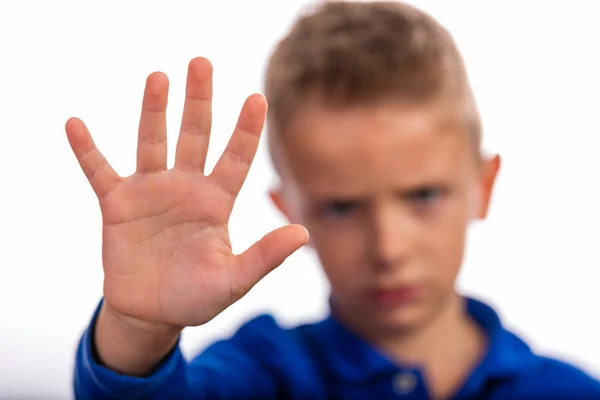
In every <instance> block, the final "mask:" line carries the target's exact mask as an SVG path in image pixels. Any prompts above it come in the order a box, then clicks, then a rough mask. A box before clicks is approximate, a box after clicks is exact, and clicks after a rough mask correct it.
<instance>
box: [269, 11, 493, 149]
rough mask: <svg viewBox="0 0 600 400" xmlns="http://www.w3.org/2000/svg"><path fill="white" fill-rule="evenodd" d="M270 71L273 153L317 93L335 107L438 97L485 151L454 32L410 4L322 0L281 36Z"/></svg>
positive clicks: (429, 100)
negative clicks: (303, 108)
mask: <svg viewBox="0 0 600 400" xmlns="http://www.w3.org/2000/svg"><path fill="white" fill-rule="evenodd" d="M264 78H265V81H264V85H265V87H264V89H265V90H264V92H265V96H266V98H267V100H268V102H269V111H268V114H267V130H268V136H269V137H268V140H269V147H270V153H271V157H273V154H274V148H273V146H274V145H273V143H274V139H276V137H277V136H279V135H280V134H281V133H282V132H285V130H286V129H287V128H288V124H289V123H290V121H293V118H294V112H295V111H296V110H298V109H301V107H302V106H303V105H305V104H306V103H307V102H309V101H311V100H314V99H317V100H319V101H320V102H321V103H322V104H323V105H326V106H331V107H347V106H355V105H376V104H379V103H381V102H386V101H400V102H408V103H410V104H428V103H434V102H438V103H439V104H441V105H445V106H450V107H452V108H451V110H452V112H453V114H454V115H452V117H458V118H462V121H461V123H464V124H465V125H464V126H465V128H466V129H467V130H468V131H469V134H470V135H471V136H472V140H473V141H472V144H473V145H474V146H475V148H476V150H477V152H479V151H480V145H481V122H480V117H479V113H478V111H477V108H476V105H475V100H474V96H473V94H472V90H471V87H470V84H469V80H468V77H467V72H466V68H465V66H464V62H463V59H462V56H461V54H460V53H459V51H458V49H457V46H456V44H455V42H454V39H453V38H452V36H451V34H450V33H449V32H448V31H447V30H446V29H445V28H444V27H442V26H441V25H440V23H438V22H437V21H436V20H435V19H434V18H433V17H431V16H430V15H428V14H426V13H424V12H423V11H420V10H418V9H417V8H415V7H413V6H410V5H408V4H405V3H401V2H395V1H381V2H361V1H326V2H323V3H321V4H317V5H316V6H314V7H312V9H311V10H310V11H309V12H308V13H305V14H304V15H301V16H300V17H299V18H298V19H297V20H296V22H295V23H294V24H293V26H292V27H291V29H290V31H289V32H288V33H287V35H285V36H284V37H283V38H282V39H281V40H280V41H279V42H278V43H277V45H276V46H275V48H274V50H273V52H272V54H271V56H270V58H269V60H268V64H267V68H266V72H265V77H264Z"/></svg>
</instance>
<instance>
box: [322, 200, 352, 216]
mask: <svg viewBox="0 0 600 400" xmlns="http://www.w3.org/2000/svg"><path fill="white" fill-rule="evenodd" d="M358 206H359V205H358V203H356V202H352V201H331V202H327V203H325V204H323V206H322V207H321V213H322V215H323V216H325V217H328V218H342V217H346V216H348V215H350V214H352V213H353V212H355V211H356V210H357V209H358Z"/></svg>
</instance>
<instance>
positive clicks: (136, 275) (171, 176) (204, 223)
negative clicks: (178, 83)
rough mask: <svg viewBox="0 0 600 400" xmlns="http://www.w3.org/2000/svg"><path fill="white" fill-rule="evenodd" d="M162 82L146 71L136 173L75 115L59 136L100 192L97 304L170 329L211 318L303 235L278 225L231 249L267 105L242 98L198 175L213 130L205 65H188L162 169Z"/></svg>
mask: <svg viewBox="0 0 600 400" xmlns="http://www.w3.org/2000/svg"><path fill="white" fill-rule="evenodd" d="M168 86H169V84H168V79H167V77H166V76H165V75H164V74H162V73H154V74H151V75H150V76H149V77H148V79H147V81H146V89H145V92H144V99H143V105H142V115H141V118H140V125H139V133H138V148H137V171H136V173H135V174H133V175H132V176H129V177H127V178H122V177H120V176H119V175H118V174H117V173H116V172H115V171H114V170H113V169H112V167H111V166H110V165H109V164H108V163H107V161H106V159H105V158H104V157H103V156H102V154H101V153H100V152H99V151H98V149H97V148H96V146H95V144H94V141H93V139H92V137H91V135H90V133H89V131H88V130H87V128H86V127H85V125H84V124H83V122H81V121H80V120H78V119H75V118H73V119H70V120H69V121H68V122H67V124H66V132H67V137H68V139H69V142H70V144H71V147H72V149H73V152H74V153H75V155H76V156H77V159H78V161H79V164H80V165H81V168H82V169H83V171H84V173H85V174H86V176H87V178H88V180H89V182H90V184H91V186H92V188H93V190H94V192H95V193H96V195H97V196H98V199H99V202H100V208H101V210H102V218H103V243H102V255H103V267H104V274H105V280H104V301H105V303H106V304H108V305H109V306H110V307H111V308H112V309H114V311H116V312H118V313H121V314H123V315H125V316H128V317H132V318H136V319H139V320H141V321H145V322H150V323H157V324H163V325H171V326H179V327H183V326H195V325H200V324H203V323H206V322H208V321H209V320H210V319H212V318H213V317H215V316H216V315H217V314H219V313H220V312H221V311H223V310H224V309H225V308H227V307H228V306H229V305H231V304H232V303H233V302H235V301H237V300H238V299H239V298H241V297H242V296H243V295H244V294H246V293H247V292H248V291H249V290H250V289H251V288H252V287H253V286H254V285H255V284H256V283H257V282H258V281H259V280H260V279H261V278H263V277H264V276H265V275H266V274H267V273H269V272H270V271H271V270H272V269H274V268H276V267H277V266H278V265H280V264H281V263H282V262H283V261H284V260H285V258H287V257H288V256H289V255H291V254H292V253H293V252H294V251H296V250H297V249H298V248H300V247H301V246H302V245H303V244H304V243H306V241H307V240H308V235H307V232H306V230H305V229H304V228H302V227H299V226H296V225H289V226H285V227H282V228H280V229H277V230H275V231H273V232H271V233H269V234H267V235H266V236H264V237H263V238H262V239H261V240H259V241H258V242H256V243H255V244H254V245H253V246H251V247H250V248H249V249H248V250H246V251H245V252H243V253H242V254H240V255H234V254H232V250H231V243H230V240H229V232H228V221H229V217H230V214H231V211H232V209H233V205H234V202H235V199H236V196H237V194H238V193H239V191H240V189H241V187H242V185H243V183H244V180H245V179H246V176H247V174H248V170H249V168H250V165H251V163H252V160H253V159H254V155H255V154H256V150H257V147H258V141H259V137H260V134H261V132H262V129H263V125H264V120H265V114H266V101H265V99H264V97H263V96H261V95H258V94H255V95H252V96H250V97H248V99H247V100H246V102H245V104H244V106H243V108H242V111H241V113H240V116H239V119H238V122H237V125H236V127H235V130H234V132H233V135H232V136H231V139H230V140H229V143H228V145H227V148H226V150H225V151H224V153H223V154H222V155H221V157H220V159H219V161H218V162H217V164H216V166H215V168H214V170H213V171H212V172H211V173H210V174H209V175H205V174H204V165H205V161H206V154H207V150H208V143H209V137H210V131H211V113H212V112H211V108H212V105H211V103H212V66H211V64H210V63H209V62H208V60H206V59H203V58H196V59H194V60H192V61H191V62H190V64H189V69H188V79H187V87H186V99H185V105H184V111H183V116H182V122H181V130H180V134H179V139H178V142H177V148H176V157H175V165H174V167H173V168H172V169H167V143H166V137H167V135H166V115H165V112H166V107H167V97H168Z"/></svg>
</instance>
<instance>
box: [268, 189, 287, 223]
mask: <svg viewBox="0 0 600 400" xmlns="http://www.w3.org/2000/svg"><path fill="white" fill-rule="evenodd" d="M269 198H270V199H271V201H272V202H273V204H274V205H275V207H276V208H277V209H278V210H279V212H281V213H282V214H283V215H284V216H285V218H286V219H287V220H288V221H290V220H291V218H290V214H289V210H288V209H287V207H286V205H285V201H284V200H283V196H282V193H281V187H277V188H276V189H273V190H271V191H269Z"/></svg>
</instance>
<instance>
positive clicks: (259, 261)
mask: <svg viewBox="0 0 600 400" xmlns="http://www.w3.org/2000/svg"><path fill="white" fill-rule="evenodd" d="M307 242H308V231H307V230H306V228H304V227H303V226H301V225H287V226H284V227H281V228H278V229H275V230H274V231H272V232H269V233H267V234H266V235H265V236H263V238H262V239H260V240H259V241H258V242H256V243H254V244H253V245H252V246H250V248H248V250H246V251H245V252H243V253H242V254H240V255H238V256H237V258H238V262H237V263H236V264H237V265H236V268H237V271H236V273H235V274H234V275H233V279H234V282H235V286H236V287H237V288H238V291H239V293H247V292H248V291H249V290H250V289H251V288H252V287H253V286H254V285H256V284H257V283H258V282H259V281H260V280H261V279H262V278H264V277H265V276H266V275H267V274H268V273H269V272H271V271H272V270H274V269H275V268H277V267H278V266H279V265H281V264H282V263H283V262H284V261H285V259H286V258H288V257H289V256H291V255H292V253H294V252H295V251H296V250H298V249H299V248H300V247H302V246H304V245H305V244H306V243H307Z"/></svg>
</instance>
